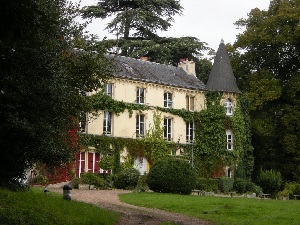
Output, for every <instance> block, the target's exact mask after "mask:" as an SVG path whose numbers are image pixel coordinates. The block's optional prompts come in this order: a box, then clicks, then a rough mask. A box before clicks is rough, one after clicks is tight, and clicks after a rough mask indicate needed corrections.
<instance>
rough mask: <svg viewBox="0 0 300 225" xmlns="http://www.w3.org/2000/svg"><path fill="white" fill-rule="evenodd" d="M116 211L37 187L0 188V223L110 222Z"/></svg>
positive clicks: (115, 215) (115, 219)
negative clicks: (25, 189)
mask: <svg viewBox="0 0 300 225" xmlns="http://www.w3.org/2000/svg"><path fill="white" fill-rule="evenodd" d="M118 218H119V214H117V213H115V212H111V211H107V210H103V209H100V208H98V207H96V206H93V205H90V204H85V203H82V202H76V201H67V200H64V199H63V198H62V196H61V195H59V194H56V193H51V192H50V193H48V194H47V195H45V194H44V193H43V191H41V189H34V188H33V189H30V190H29V191H21V192H11V191H8V190H3V189H0V224H6V225H9V224H20V225H21V224H33V225H38V224H55V225H58V224H64V225H68V224H70V225H71V224H72V225H74V224H99V225H101V224H102V225H113V224H115V223H116V222H117V220H118Z"/></svg>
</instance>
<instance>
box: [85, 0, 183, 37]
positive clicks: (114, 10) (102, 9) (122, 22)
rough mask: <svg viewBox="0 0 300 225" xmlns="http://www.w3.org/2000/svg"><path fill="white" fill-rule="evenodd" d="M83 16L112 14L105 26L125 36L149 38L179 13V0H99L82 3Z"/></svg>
mask: <svg viewBox="0 0 300 225" xmlns="http://www.w3.org/2000/svg"><path fill="white" fill-rule="evenodd" d="M82 12H83V17H84V18H102V19H104V18H107V17H111V16H115V17H114V18H113V19H112V21H111V22H110V23H109V24H108V26H107V27H106V29H108V30H109V31H110V32H111V33H114V32H116V34H117V36H119V35H123V38H124V39H125V40H127V39H129V38H130V31H132V32H133V33H132V36H134V37H140V38H146V39H149V38H150V39H151V38H153V37H156V36H157V35H156V34H155V33H156V31H157V30H164V31H165V30H167V29H168V28H169V27H171V22H173V16H174V15H176V14H181V12H182V7H181V5H180V3H179V1H178V0H133V1H126V0H99V2H98V4H97V5H96V6H95V5H94V6H87V7H84V8H83V10H82Z"/></svg>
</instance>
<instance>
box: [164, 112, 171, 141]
mask: <svg viewBox="0 0 300 225" xmlns="http://www.w3.org/2000/svg"><path fill="white" fill-rule="evenodd" d="M164 139H165V140H166V141H172V140H173V118H170V117H166V118H164Z"/></svg>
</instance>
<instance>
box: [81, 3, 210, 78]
mask: <svg viewBox="0 0 300 225" xmlns="http://www.w3.org/2000/svg"><path fill="white" fill-rule="evenodd" d="M182 10H183V8H182V7H181V5H180V2H179V1H178V0H163V1H161V0H151V1H150V0H135V1H122V0H119V1H117V0H100V1H99V2H98V4H97V5H96V6H87V7H84V8H83V9H82V15H83V18H102V19H104V18H107V17H112V16H115V17H114V18H113V19H112V21H111V22H110V23H109V24H108V26H107V27H106V29H108V30H109V31H110V32H111V33H114V32H115V33H116V34H117V39H111V40H103V41H100V43H99V44H100V45H103V46H105V48H106V49H108V51H109V52H110V53H113V54H121V55H124V56H128V57H133V58H140V57H142V56H147V57H148V58H149V59H150V60H151V61H154V62H158V63H163V64H171V65H174V66H177V64H178V63H179V61H180V59H182V58H189V59H193V60H194V61H195V62H196V63H197V68H199V67H204V68H206V67H207V63H206V62H205V61H201V60H199V59H198V58H199V57H201V56H202V53H201V51H204V50H208V48H207V47H206V43H205V42H200V40H198V39H197V38H195V37H181V38H173V37H170V38H166V37H159V36H158V35H157V34H156V31H157V30H163V31H166V30H168V29H169V28H170V27H171V25H172V24H171V23H172V22H173V21H174V19H173V17H174V15H176V14H179V15H180V14H181V12H182ZM206 76H207V75H206Z"/></svg>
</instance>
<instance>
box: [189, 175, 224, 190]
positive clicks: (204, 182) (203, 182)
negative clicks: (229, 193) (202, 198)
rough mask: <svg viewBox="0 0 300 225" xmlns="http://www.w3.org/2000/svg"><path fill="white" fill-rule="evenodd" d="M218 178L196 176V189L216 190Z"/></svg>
mask: <svg viewBox="0 0 300 225" xmlns="http://www.w3.org/2000/svg"><path fill="white" fill-rule="evenodd" d="M218 182H219V181H218V179H214V178H208V179H207V178H198V179H197V184H196V187H195V188H196V189H198V190H203V191H215V192H216V191H217V190H218Z"/></svg>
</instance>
